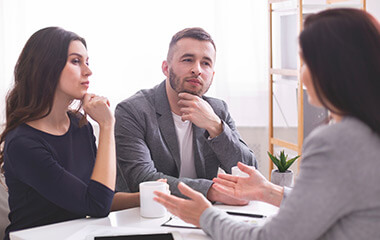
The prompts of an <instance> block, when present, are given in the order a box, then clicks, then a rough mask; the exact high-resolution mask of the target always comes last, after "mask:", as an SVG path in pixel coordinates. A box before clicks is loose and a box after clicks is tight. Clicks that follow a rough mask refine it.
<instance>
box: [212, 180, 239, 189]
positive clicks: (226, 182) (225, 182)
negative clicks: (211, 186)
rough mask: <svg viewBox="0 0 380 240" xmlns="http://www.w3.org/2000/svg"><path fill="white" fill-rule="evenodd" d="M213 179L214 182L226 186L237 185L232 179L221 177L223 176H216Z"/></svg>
mask: <svg viewBox="0 0 380 240" xmlns="http://www.w3.org/2000/svg"><path fill="white" fill-rule="evenodd" d="M212 181H213V182H214V183H218V184H220V185H223V186H226V187H234V186H235V185H236V183H235V182H231V181H228V180H224V179H221V178H214V179H213V180H212Z"/></svg>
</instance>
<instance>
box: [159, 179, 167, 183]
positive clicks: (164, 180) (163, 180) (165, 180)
mask: <svg viewBox="0 0 380 240" xmlns="http://www.w3.org/2000/svg"><path fill="white" fill-rule="evenodd" d="M157 182H164V183H166V182H168V180H167V179H166V178H160V179H158V180H157Z"/></svg>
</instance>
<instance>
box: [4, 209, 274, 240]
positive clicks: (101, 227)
mask: <svg viewBox="0 0 380 240" xmlns="http://www.w3.org/2000/svg"><path fill="white" fill-rule="evenodd" d="M214 206H215V207H217V208H220V209H224V210H231V211H238V212H247V213H256V214H262V215H265V216H272V215H274V214H276V213H277V211H278V208H277V207H275V206H272V205H269V204H266V203H263V202H258V201H252V202H250V204H249V205H247V206H242V207H237V206H227V205H214ZM170 216H171V215H170V213H168V214H167V215H166V216H165V217H162V218H154V219H149V218H143V217H141V216H140V208H132V209H127V210H122V211H117V212H112V213H110V214H109V216H108V217H105V218H87V219H77V220H72V221H67V222H62V223H56V224H50V225H46V226H42V227H36V228H31V229H27V230H21V231H16V232H11V233H10V238H11V240H22V239H28V240H34V239H36V240H37V239H38V240H40V239H56V240H60V239H72V240H77V239H78V240H84V239H86V236H88V235H89V234H90V235H91V233H93V232H94V231H97V232H99V231H107V232H110V231H111V232H113V233H117V234H122V233H124V234H126V233H149V232H170V231H177V232H180V234H181V235H182V238H183V239H184V240H185V239H210V238H209V237H208V236H207V235H206V234H205V233H204V232H203V231H202V230H200V229H185V228H171V227H162V226H161V224H163V223H164V222H166V221H167V220H168V219H169V218H170Z"/></svg>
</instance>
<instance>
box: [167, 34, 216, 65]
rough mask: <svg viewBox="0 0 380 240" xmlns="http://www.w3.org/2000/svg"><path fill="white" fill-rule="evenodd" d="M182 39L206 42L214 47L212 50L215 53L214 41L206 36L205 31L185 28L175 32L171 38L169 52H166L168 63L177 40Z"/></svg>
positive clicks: (209, 36) (208, 35)
mask: <svg viewBox="0 0 380 240" xmlns="http://www.w3.org/2000/svg"><path fill="white" fill-rule="evenodd" d="M183 38H192V39H196V40H199V41H208V42H210V43H211V44H212V46H214V49H215V51H216V47H215V43H214V40H212V38H211V35H210V34H208V33H207V32H206V31H205V30H203V29H202V28H199V27H194V28H185V29H183V30H181V31H179V32H177V33H176V34H174V36H173V37H172V40H171V41H170V44H169V51H168V56H167V60H168V61H170V60H171V58H172V56H173V48H174V46H175V45H176V43H177V42H178V41H179V40H181V39H183Z"/></svg>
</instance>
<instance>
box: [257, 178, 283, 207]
mask: <svg viewBox="0 0 380 240" xmlns="http://www.w3.org/2000/svg"><path fill="white" fill-rule="evenodd" d="M283 197H284V188H283V187H281V186H279V185H276V184H273V183H271V182H267V183H265V184H264V185H263V190H262V194H261V199H260V201H263V202H267V203H270V204H272V205H275V206H278V207H279V206H280V204H281V202H282V199H283Z"/></svg>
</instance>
